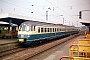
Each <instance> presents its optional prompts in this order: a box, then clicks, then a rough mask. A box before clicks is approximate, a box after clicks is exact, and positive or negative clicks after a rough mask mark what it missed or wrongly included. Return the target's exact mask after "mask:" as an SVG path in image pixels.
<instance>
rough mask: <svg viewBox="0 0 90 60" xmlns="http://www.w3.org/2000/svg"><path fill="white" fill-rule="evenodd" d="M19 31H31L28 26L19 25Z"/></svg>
mask: <svg viewBox="0 0 90 60" xmlns="http://www.w3.org/2000/svg"><path fill="white" fill-rule="evenodd" d="M19 31H31V28H30V26H29V25H21V26H20V29H19Z"/></svg>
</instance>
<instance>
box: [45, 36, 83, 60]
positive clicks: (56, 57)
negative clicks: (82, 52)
mask: <svg viewBox="0 0 90 60" xmlns="http://www.w3.org/2000/svg"><path fill="white" fill-rule="evenodd" d="M83 38H84V36H79V37H76V38H74V39H71V40H69V43H67V44H66V45H64V46H63V47H62V46H61V48H60V49H59V50H58V51H56V52H55V53H53V54H51V55H50V56H48V57H47V58H45V59H43V60H60V57H62V56H69V47H70V45H71V44H72V42H73V41H75V42H76V41H77V40H78V39H83ZM62 60H69V59H68V58H65V59H62Z"/></svg>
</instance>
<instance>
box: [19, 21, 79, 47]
mask: <svg viewBox="0 0 90 60" xmlns="http://www.w3.org/2000/svg"><path fill="white" fill-rule="evenodd" d="M79 31H80V29H79V28H77V27H74V26H66V25H60V24H53V23H47V22H39V21H26V22H23V23H22V24H21V25H20V26H19V30H18V42H19V45H20V46H29V45H32V44H36V43H40V42H46V41H49V40H52V39H55V38H60V37H64V36H68V35H72V34H77V33H79Z"/></svg>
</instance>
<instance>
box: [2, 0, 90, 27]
mask: <svg viewBox="0 0 90 60" xmlns="http://www.w3.org/2000/svg"><path fill="white" fill-rule="evenodd" d="M82 10H90V0H0V14H3V13H14V14H18V15H23V16H28V17H32V18H38V19H41V20H46V11H48V21H52V22H54V23H58V24H63V18H64V24H66V25H70V26H71V25H75V26H81V24H80V23H79V21H80V20H86V21H90V11H83V12H82V19H79V17H78V16H77V15H79V11H82ZM32 12H33V13H32ZM62 15H63V16H62Z"/></svg>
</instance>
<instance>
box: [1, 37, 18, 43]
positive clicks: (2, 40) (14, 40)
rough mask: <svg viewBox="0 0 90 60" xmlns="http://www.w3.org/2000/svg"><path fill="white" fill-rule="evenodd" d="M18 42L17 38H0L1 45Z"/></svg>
mask: <svg viewBox="0 0 90 60" xmlns="http://www.w3.org/2000/svg"><path fill="white" fill-rule="evenodd" d="M14 42H17V38H11V39H0V45H2V44H8V43H14Z"/></svg>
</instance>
